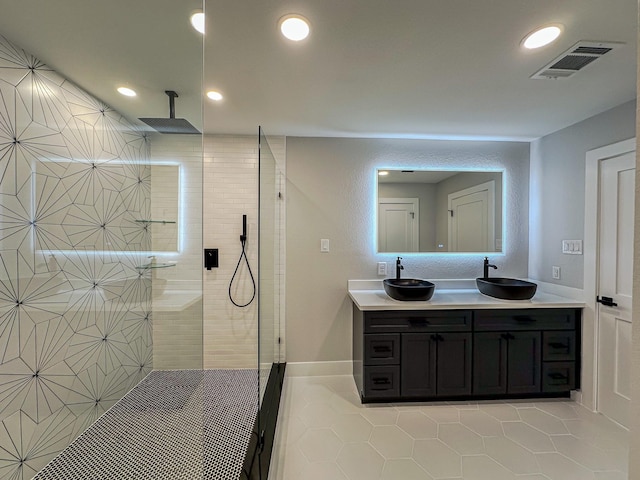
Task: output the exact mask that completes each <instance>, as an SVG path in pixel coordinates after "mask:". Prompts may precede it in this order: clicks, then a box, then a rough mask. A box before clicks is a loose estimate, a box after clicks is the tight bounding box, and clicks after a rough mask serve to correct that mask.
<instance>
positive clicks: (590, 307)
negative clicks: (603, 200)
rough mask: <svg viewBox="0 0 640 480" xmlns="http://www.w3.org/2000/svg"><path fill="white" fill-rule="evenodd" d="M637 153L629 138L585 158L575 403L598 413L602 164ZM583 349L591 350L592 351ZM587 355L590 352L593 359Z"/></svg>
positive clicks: (595, 150)
mask: <svg viewBox="0 0 640 480" xmlns="http://www.w3.org/2000/svg"><path fill="white" fill-rule="evenodd" d="M635 150H636V139H635V138H630V139H628V140H623V141H621V142H617V143H614V144H611V145H606V146H604V147H600V148H595V149H593V150H589V151H588V152H587V153H586V158H585V200H584V249H583V252H584V302H585V308H584V310H583V317H582V347H583V351H582V381H581V391H580V392H579V395H578V396H577V398H576V400H577V401H578V402H579V403H581V404H582V405H584V406H585V407H587V408H589V409H591V410H593V411H596V412H597V411H598V347H599V345H598V331H599V328H600V319H599V318H598V314H597V312H598V309H597V306H596V294H597V286H598V273H599V272H598V228H599V224H600V215H599V204H598V197H599V193H600V188H599V184H600V162H601V161H603V160H606V159H608V158H612V157H618V156H620V155H624V154H625V153H630V152H634V151H635ZM584 347H590V352H589V351H586V350H585V348H584ZM585 353H586V354H589V353H591V355H592V358H588V357H587V356H586V355H585Z"/></svg>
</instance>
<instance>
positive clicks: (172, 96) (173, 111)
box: [164, 90, 178, 118]
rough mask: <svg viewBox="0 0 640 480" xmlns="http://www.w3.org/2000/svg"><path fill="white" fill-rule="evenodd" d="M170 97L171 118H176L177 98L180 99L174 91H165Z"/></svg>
mask: <svg viewBox="0 0 640 480" xmlns="http://www.w3.org/2000/svg"><path fill="white" fill-rule="evenodd" d="M164 93H166V94H167V95H168V96H169V118H176V98H178V93H177V92H174V91H173V90H165V91H164Z"/></svg>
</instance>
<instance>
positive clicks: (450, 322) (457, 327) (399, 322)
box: [364, 310, 471, 333]
mask: <svg viewBox="0 0 640 480" xmlns="http://www.w3.org/2000/svg"><path fill="white" fill-rule="evenodd" d="M470 330H471V310H431V311H406V312H405V311H403V312H366V313H365V317H364V331H365V333H386V332H398V333H401V332H412V333H418V332H460V331H470Z"/></svg>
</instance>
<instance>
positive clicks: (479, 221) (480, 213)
mask: <svg viewBox="0 0 640 480" xmlns="http://www.w3.org/2000/svg"><path fill="white" fill-rule="evenodd" d="M494 202H495V185H494V182H487V183H484V184H482V185H477V186H475V187H471V188H467V189H465V190H461V191H459V192H455V193H451V194H449V251H450V252H489V251H494V250H495V247H494V245H493V238H494V236H495V233H494V228H495V220H494V219H495V203H494Z"/></svg>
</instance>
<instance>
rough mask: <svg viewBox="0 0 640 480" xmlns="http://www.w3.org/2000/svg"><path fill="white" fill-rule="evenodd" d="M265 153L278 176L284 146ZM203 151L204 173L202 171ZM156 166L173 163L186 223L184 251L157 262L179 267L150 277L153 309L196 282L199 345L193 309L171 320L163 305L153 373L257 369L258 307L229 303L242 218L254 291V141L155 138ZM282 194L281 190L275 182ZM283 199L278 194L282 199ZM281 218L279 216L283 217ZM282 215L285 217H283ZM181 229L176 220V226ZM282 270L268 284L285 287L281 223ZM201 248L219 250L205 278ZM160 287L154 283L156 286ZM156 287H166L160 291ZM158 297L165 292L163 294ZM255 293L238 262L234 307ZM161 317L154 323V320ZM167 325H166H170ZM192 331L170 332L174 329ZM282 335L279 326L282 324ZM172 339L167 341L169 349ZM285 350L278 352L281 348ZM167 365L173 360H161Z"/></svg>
mask: <svg viewBox="0 0 640 480" xmlns="http://www.w3.org/2000/svg"><path fill="white" fill-rule="evenodd" d="M269 142H270V146H271V149H272V151H273V153H274V156H275V158H276V159H277V161H278V163H279V168H280V169H281V170H282V174H284V157H285V138H284V137H273V138H269ZM203 148H204V166H203V165H202V164H201V159H202V154H201V151H202V149H203ZM151 158H152V162H154V161H172V162H176V163H178V164H179V165H180V171H181V175H182V176H183V183H182V186H181V188H182V189H184V190H183V192H184V193H183V195H182V198H183V201H184V205H182V206H181V211H182V215H183V216H184V217H185V222H184V227H185V228H184V229H182V228H180V226H179V231H181V232H184V233H183V235H182V237H181V246H182V249H181V251H180V252H179V253H177V254H162V256H161V257H159V258H158V261H162V262H165V261H176V262H177V266H176V267H172V268H165V269H157V270H155V271H154V282H153V283H154V301H155V302H158V301H159V300H158V299H159V298H162V296H163V295H164V296H165V297H166V296H167V292H176V291H185V290H186V291H190V292H193V291H194V290H195V291H199V290H200V281H202V293H203V297H202V308H203V311H202V316H203V325H202V329H203V332H202V333H203V339H202V340H203V343H204V347H203V349H202V350H198V347H199V346H201V344H200V345H198V344H197V342H198V341H199V339H198V335H195V334H194V333H195V332H194V330H195V329H196V328H198V323H197V322H192V320H193V318H192V317H191V316H192V315H199V314H200V312H198V311H197V307H195V306H191V307H189V308H188V309H187V310H185V311H183V312H181V313H180V314H179V315H178V316H177V317H174V316H173V315H174V313H172V314H171V315H169V314H168V313H167V312H166V306H165V305H164V303H163V308H162V310H163V311H162V312H158V311H157V310H154V345H155V348H154V351H155V352H156V356H155V357H154V361H155V362H156V363H155V365H156V368H160V367H159V365H166V367H164V368H199V367H204V368H207V369H208V368H256V366H257V362H258V358H257V342H258V337H257V334H258V331H257V328H258V324H257V302H256V301H254V302H252V303H251V304H250V305H249V306H248V307H246V308H238V307H236V306H234V305H233V304H232V303H231V301H230V300H229V283H230V281H231V278H232V276H233V273H234V270H235V268H236V265H237V262H238V259H239V257H240V254H241V252H242V246H241V244H240V235H241V234H242V215H247V237H248V238H247V242H246V253H247V257H248V259H249V264H250V266H251V269H252V272H253V274H254V277H255V280H256V283H257V280H258V277H257V274H258V256H257V248H258V242H257V241H258V237H257V236H258V145H257V137H256V136H249V135H247V136H238V135H207V136H205V137H204V145H202V144H201V138H200V137H189V136H176V135H172V136H168V135H167V136H160V137H154V139H153V140H152V147H151ZM281 183H282V184H283V185H282V186H283V187H284V182H281ZM282 193H283V195H284V192H282ZM282 210H283V209H282ZM282 215H283V214H282ZM180 221H182V219H180ZM280 228H281V232H280V233H281V236H280V238H281V239H282V241H281V242H280V255H279V258H280V266H279V268H278V270H279V271H278V272H277V275H276V276H275V278H274V281H278V282H280V285H284V216H282V218H281V219H280ZM203 248H217V249H218V250H219V267H218V268H214V269H212V270H210V271H207V270H204V268H203V265H202V259H203V251H202V249H203ZM158 280H160V281H158ZM162 280H166V283H165V284H163V283H162ZM163 290H164V291H163ZM252 291H253V286H252V283H251V279H250V276H249V273H248V270H247V267H246V264H245V263H244V261H243V262H242V263H241V265H240V268H239V269H238V274H237V276H236V278H235V280H234V282H233V285H232V293H233V297H234V300H235V301H236V303H240V304H244V303H246V302H247V301H248V300H249V299H250V298H251V295H252ZM282 300H283V299H282V298H279V299H278V302H277V303H279V306H280V308H279V309H277V311H278V315H279V317H281V318H283V317H284V307H283V305H282ZM158 315H159V316H158ZM170 317H171V318H170ZM180 318H182V324H183V325H186V324H189V325H192V327H191V328H187V329H185V328H180V329H178V328H176V322H180V320H178V319H180ZM280 331H281V332H283V331H284V325H283V324H282V323H281V324H280ZM171 337H173V341H168V340H169V339H170V338H171ZM282 348H284V345H282ZM194 351H202V352H203V359H202V362H201V363H202V365H193V366H188V365H183V364H182V363H183V362H181V361H178V358H180V357H181V356H183V355H192V361H193V362H194V363H195V362H196V360H197V356H195V357H193V352H194ZM167 359H173V360H167Z"/></svg>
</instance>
